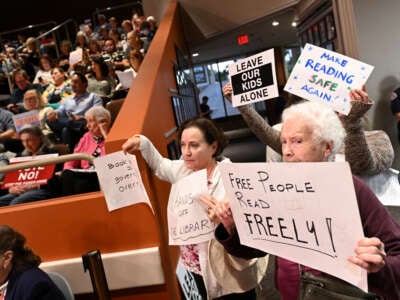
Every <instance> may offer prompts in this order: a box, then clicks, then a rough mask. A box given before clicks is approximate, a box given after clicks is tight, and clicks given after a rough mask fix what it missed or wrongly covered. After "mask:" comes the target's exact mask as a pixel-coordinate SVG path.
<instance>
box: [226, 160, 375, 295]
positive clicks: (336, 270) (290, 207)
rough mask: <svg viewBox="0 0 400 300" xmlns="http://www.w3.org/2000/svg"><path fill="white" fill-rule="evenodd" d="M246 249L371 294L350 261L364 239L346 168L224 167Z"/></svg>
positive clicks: (361, 273) (328, 164) (315, 165)
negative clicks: (296, 265) (319, 273)
mask: <svg viewBox="0 0 400 300" xmlns="http://www.w3.org/2000/svg"><path fill="white" fill-rule="evenodd" d="M220 170H221V174H222V180H223V183H224V187H225V190H226V193H227V196H228V198H229V199H230V203H231V209H232V215H233V218H234V221H235V224H236V228H237V231H238V233H239V237H240V242H241V244H243V245H246V246H250V247H253V248H257V249H260V250H262V251H265V252H266V253H270V254H273V255H278V256H280V257H283V258H285V259H288V260H291V261H295V262H297V263H300V264H302V265H305V266H309V267H311V268H314V269H317V270H321V271H323V272H325V273H328V274H331V275H333V276H336V277H339V278H342V279H343V280H346V281H348V282H350V283H352V284H354V285H356V286H358V287H360V288H361V289H363V290H367V274H366V271H365V270H364V269H362V268H360V267H358V266H356V265H354V264H352V263H350V262H349V261H348V260H347V259H348V257H350V256H354V255H355V253H354V248H355V247H356V245H357V242H358V241H359V240H360V239H362V238H363V237H364V234H363V230H362V226H361V220H360V214H359V211H358V205H357V200H356V197H355V192H354V185H353V178H352V176H351V172H350V168H349V166H348V164H347V163H346V162H337V163H332V162H326V163H282V162H280V163H268V164H265V163H232V164H221V165H220Z"/></svg>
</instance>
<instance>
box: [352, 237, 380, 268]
mask: <svg viewBox="0 0 400 300" xmlns="http://www.w3.org/2000/svg"><path fill="white" fill-rule="evenodd" d="M354 252H355V253H356V256H351V257H349V261H350V262H352V263H353V264H356V265H358V266H360V267H361V268H364V269H366V270H367V272H368V273H375V272H378V271H379V270H380V269H382V268H383V266H384V265H385V260H386V253H385V245H384V244H383V243H382V241H381V240H380V239H378V238H376V237H373V238H363V239H361V240H360V241H359V242H358V243H357V247H356V249H355V250H354Z"/></svg>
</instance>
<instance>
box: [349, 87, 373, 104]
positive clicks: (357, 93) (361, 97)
mask: <svg viewBox="0 0 400 300" xmlns="http://www.w3.org/2000/svg"><path fill="white" fill-rule="evenodd" d="M350 99H351V101H360V102H365V103H368V102H369V101H370V100H369V98H368V93H367V91H366V88H365V84H363V86H362V87H361V89H354V90H351V91H350Z"/></svg>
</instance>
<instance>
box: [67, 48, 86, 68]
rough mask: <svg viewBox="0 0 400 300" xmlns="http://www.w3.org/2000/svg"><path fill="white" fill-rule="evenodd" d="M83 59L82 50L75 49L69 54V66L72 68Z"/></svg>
mask: <svg viewBox="0 0 400 300" xmlns="http://www.w3.org/2000/svg"><path fill="white" fill-rule="evenodd" d="M82 58H83V50H82V48H79V49H76V50H74V51H71V52H70V53H69V64H70V65H71V66H73V65H74V64H76V63H78V62H80V61H81V60H82Z"/></svg>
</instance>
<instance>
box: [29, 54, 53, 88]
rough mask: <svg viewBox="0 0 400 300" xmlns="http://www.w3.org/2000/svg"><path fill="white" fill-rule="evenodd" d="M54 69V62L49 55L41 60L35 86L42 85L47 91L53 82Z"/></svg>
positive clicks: (34, 81)
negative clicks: (52, 72)
mask: <svg viewBox="0 0 400 300" xmlns="http://www.w3.org/2000/svg"><path fill="white" fill-rule="evenodd" d="M53 67H54V64H53V60H52V59H51V58H50V56H48V55H47V54H44V55H42V56H41V57H40V59H39V70H38V71H37V72H36V76H35V79H34V80H33V84H40V85H41V86H42V88H43V89H45V88H46V87H47V86H48V85H49V83H50V82H51V70H52V68H53Z"/></svg>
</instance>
